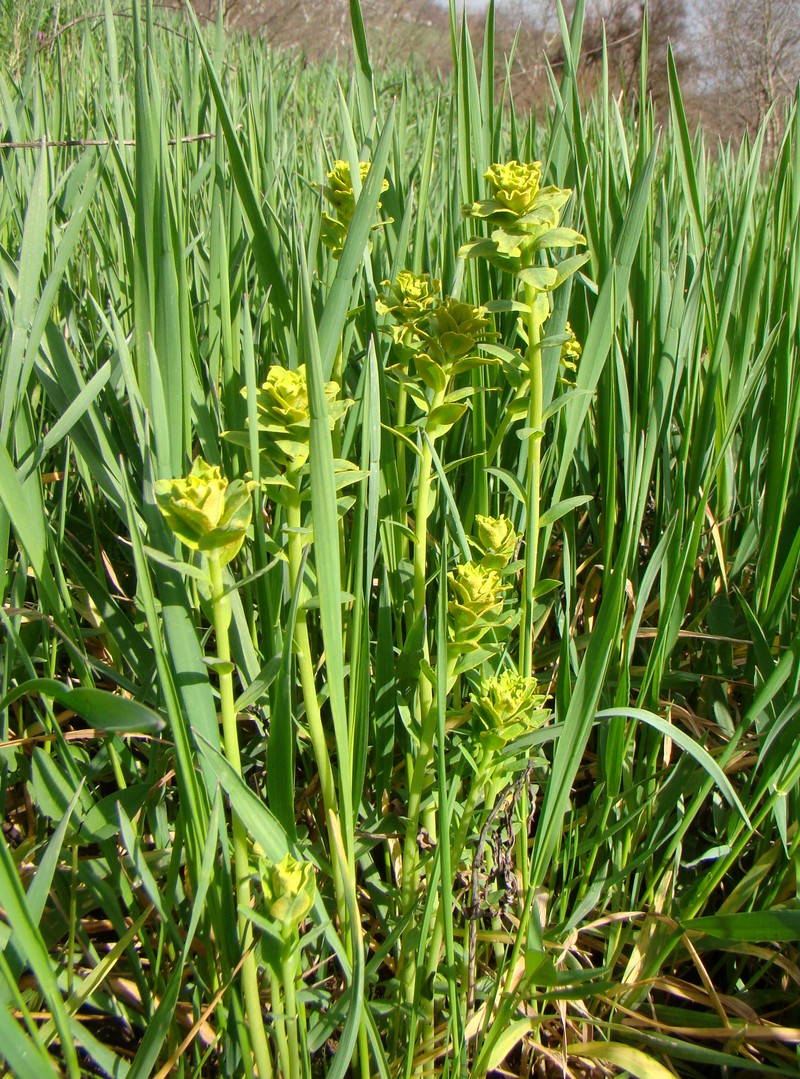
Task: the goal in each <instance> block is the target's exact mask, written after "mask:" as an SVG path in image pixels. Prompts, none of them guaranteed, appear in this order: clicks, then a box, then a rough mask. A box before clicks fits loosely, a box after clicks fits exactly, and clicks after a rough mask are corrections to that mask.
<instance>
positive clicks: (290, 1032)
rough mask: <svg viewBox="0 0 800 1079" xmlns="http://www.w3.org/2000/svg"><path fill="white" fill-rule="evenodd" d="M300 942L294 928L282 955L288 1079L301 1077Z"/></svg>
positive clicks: (285, 940) (285, 941)
mask: <svg viewBox="0 0 800 1079" xmlns="http://www.w3.org/2000/svg"><path fill="white" fill-rule="evenodd" d="M298 956H299V943H298V940H297V930H296V929H293V930H292V932H291V935H290V936H289V937H288V939H284V942H283V953H282V955H281V978H282V981H283V999H284V1007H283V1011H284V1017H285V1023H286V1033H287V1036H288V1043H289V1073H288V1079H300V1045H299V1039H298V1035H297V988H296V980H297V960H298Z"/></svg>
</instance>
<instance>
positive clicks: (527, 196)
mask: <svg viewBox="0 0 800 1079" xmlns="http://www.w3.org/2000/svg"><path fill="white" fill-rule="evenodd" d="M485 178H486V181H487V184H488V188H489V198H486V199H480V200H479V201H478V202H473V203H472V204H471V205H470V206H465V207H464V213H465V214H466V215H467V216H468V217H473V218H477V219H478V220H481V221H485V222H486V223H487V224H489V225H491V226H492V227H493V228H492V232H491V235H490V236H488V237H485V236H473V237H472V239H470V240H468V241H467V243H466V244H464V245H463V247H462V248H461V250H460V251H459V255H460V256H461V257H462V258H485V259H487V260H488V261H489V262H491V263H493V264H494V265H496V266H499V267H500V268H501V269H504V270H508V271H510V272H511V273H515V274H517V275H518V276H519V277H520V279H521V280H522V281H524V282H525V284H526V285H529V286H533V288H534V289H536V291H549V290H550V289H552V288H556V287H557V286H558V284H560V282H561V281H562V280H564V279H565V278H567V277H569V275H570V274H572V273H574V272H575V270H577V269H578V267H579V266H580V265H581V264H582V263H583V262H584V261H585V259H586V258H588V255H586V256H581V257H578V258H573V259H570V260H564V261H563V262H561V263H559V264H558V266H557V267H551V266H548V265H542V264H540V263H539V262H537V255H538V254H539V252H544V251H552V250H556V251H557V250H559V249H562V248H565V247H575V246H576V244H584V243H586V240H585V238H584V237H583V236H582V235H581V234H580V233H579V232H576V231H575V229H571V228H566V227H564V226H561V225H560V224H559V222H560V220H561V211H562V210H563V208H564V206H565V204H566V203H567V202H568V201H569V198H570V195H571V194H572V192H571V191H570V190H569V188H561V187H552V186H551V187H542V186H541V179H542V166H541V162H539V161H534V162H532V163H531V164H525V163H520V162H519V161H509V162H507V163H506V164H493V165H491V166H490V168H489V169H488V170H487V172H486V173H485Z"/></svg>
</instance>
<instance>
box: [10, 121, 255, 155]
mask: <svg viewBox="0 0 800 1079" xmlns="http://www.w3.org/2000/svg"><path fill="white" fill-rule="evenodd" d="M240 126H241V125H240ZM216 137H217V136H216V132H214V131H202V132H201V133H200V134H199V135H184V136H183V137H182V138H180V139H167V145H168V146H175V145H177V143H179V142H180V143H185V142H203V141H204V140H205V139H215V138H216ZM112 145H116V146H135V145H136V139H30V140H28V141H27V142H0V150H38V149H39V148H40V147H41V146H44V147H45V148H46V149H48V150H49V149H52V148H54V147H67V148H70V147H81V146H112Z"/></svg>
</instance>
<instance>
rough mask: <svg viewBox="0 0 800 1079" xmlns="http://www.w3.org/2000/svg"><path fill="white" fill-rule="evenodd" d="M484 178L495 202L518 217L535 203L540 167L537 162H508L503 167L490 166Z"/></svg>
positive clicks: (540, 173) (540, 176)
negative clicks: (522, 163)
mask: <svg viewBox="0 0 800 1079" xmlns="http://www.w3.org/2000/svg"><path fill="white" fill-rule="evenodd" d="M484 178H485V179H486V180H488V181H489V189H490V190H491V192H492V197H493V198H494V200H495V202H497V203H499V205H500V206H503V207H505V208H506V209H508V210H510V211H511V212H512V213H513V214H516V215H517V216H518V217H519V216H521V215H522V214H526V213H527V212H528V211H529V210H530V209H532V207H533V205H534V203H535V201H536V196H537V194H538V192H539V181H540V180H541V178H542V166H541V163H540V162H539V161H534V162H533V164H532V165H521V164H520V163H519V161H509V162H507V164H505V165H492V166H490V168H489V169H488V170H487V171H486V173H485V174H484Z"/></svg>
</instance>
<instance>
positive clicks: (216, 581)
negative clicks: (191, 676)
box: [208, 552, 272, 1079]
mask: <svg viewBox="0 0 800 1079" xmlns="http://www.w3.org/2000/svg"><path fill="white" fill-rule="evenodd" d="M208 573H209V581H210V585H211V610H212V614H213V619H214V634H215V636H216V641H217V658H218V659H219V661H220V671H219V696H220V710H221V714H222V738H223V744H224V747H225V756H226V757H227V758H228V763H229V764H230V766H231V767H232V768H233V770H234V771H235V772H236V774H237V775H238V776H240V777H241V775H242V761H241V756H240V754H239V731H238V728H237V725H236V709H235V707H234V696H233V673H232V670H231V667H230V663H231V647H230V638H229V635H228V631H229V628H230V623H231V604H230V600H229V599H228V596H227V595H226V593H225V586H224V583H223V579H222V566H221V565H220V560H219V556H218V555H217V554H216V553H215V552H209V555H208ZM231 832H232V835H233V867H234V887H235V893H236V905H237V908H238V911H239V913H238V929H239V946H240V947H241V948H242V950H243V951H244V950H246V949H247V950H248V951H247V955H246V957H245V960H244V963H243V964H242V993H243V996H244V1007H245V1015H246V1016H247V1024H248V1027H249V1031H250V1041H251V1045H252V1049H253V1054H254V1056H255V1059H256V1066H257V1068H258V1074H259V1079H267V1077H269V1076H271V1075H272V1061H271V1059H270V1054H269V1045H268V1043H267V1032H266V1030H265V1028H264V1016H263V1013H262V1010H261V995H260V993H259V986H258V966H257V964H256V957H255V955H254V954H253V952H252V950H249V949H250V940H251V938H252V926H251V924H250V922H249V921H248V919H247V916H246V915H245V914H244V913H243V911H244V910H246V909H247V908H248V907H249V906H250V859H249V857H248V854H247V833H246V831H245V828H244V825H243V824H242V822H241V820H240V819H239V818H238V816H237V815H236V813H235V812H233V811H231Z"/></svg>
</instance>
